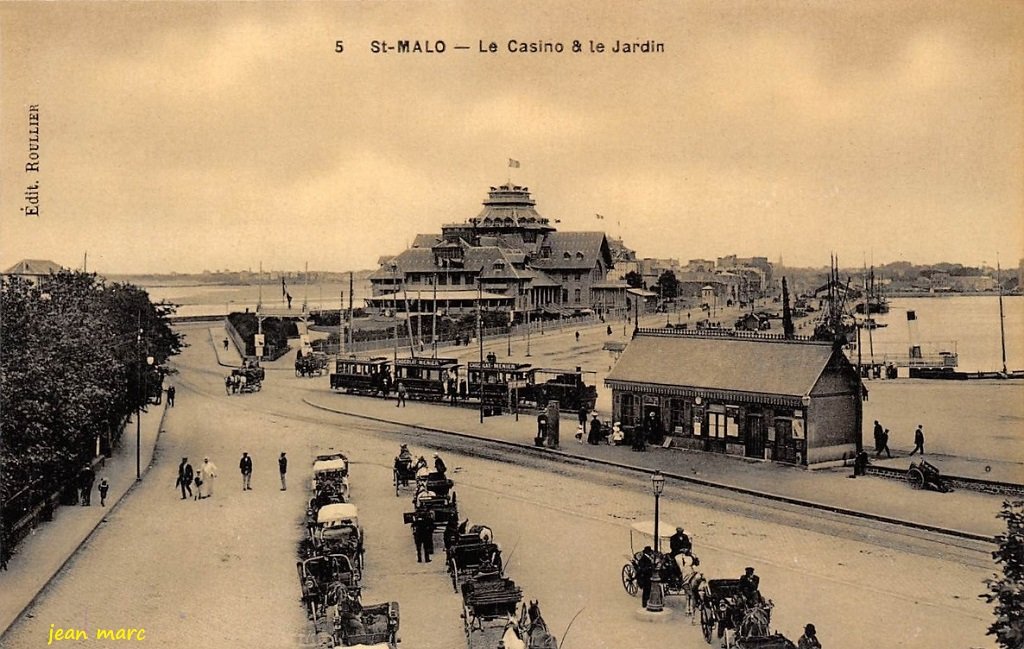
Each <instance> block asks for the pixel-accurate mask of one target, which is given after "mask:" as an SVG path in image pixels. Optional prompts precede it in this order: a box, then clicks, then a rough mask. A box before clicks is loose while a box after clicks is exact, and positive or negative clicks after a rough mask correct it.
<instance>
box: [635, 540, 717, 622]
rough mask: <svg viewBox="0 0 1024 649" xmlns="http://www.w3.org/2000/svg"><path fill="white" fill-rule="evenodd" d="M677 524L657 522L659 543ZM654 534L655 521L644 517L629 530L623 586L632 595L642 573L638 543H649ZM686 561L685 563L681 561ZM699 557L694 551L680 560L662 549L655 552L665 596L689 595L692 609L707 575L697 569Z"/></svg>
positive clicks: (636, 588) (636, 591) (664, 544)
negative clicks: (643, 519)
mask: <svg viewBox="0 0 1024 649" xmlns="http://www.w3.org/2000/svg"><path fill="white" fill-rule="evenodd" d="M675 529H676V528H675V526H674V525H672V524H670V523H666V522H665V521H664V520H662V521H661V522H660V523H659V525H658V537H659V539H658V547H659V548H661V547H664V546H666V545H667V544H668V539H669V537H670V536H671V532H673V531H674V530H675ZM653 538H654V521H642V522H637V523H633V524H632V525H630V530H629V549H630V558H629V562H628V563H626V564H625V565H624V566H622V587H623V588H624V589H625V590H626V592H627V593H629V594H630V595H632V596H634V597H635V596H636V594H637V593H638V592H640V581H639V574H640V570H641V566H640V564H641V562H642V555H643V552H642V551H641V550H642V548H640V549H638V547H639V546H640V545H642V544H647V540H648V539H653ZM680 563H681V564H683V565H682V567H680V566H679V564H680ZM699 565H700V559H698V558H697V557H696V556H694V555H693V554H687V555H682V556H681V557H680V559H679V561H678V562H677V561H676V560H675V559H674V558H673V557H672V555H670V554H665V553H663V552H660V551H659V552H655V553H654V567H655V570H657V571H658V578H659V579H660V580H661V586H662V591H663V593H664V595H665V596H666V597H669V596H675V595H681V596H683V597H686V599H687V609H689V610H693V606H694V600H695V597H696V592H697V589H699V588H700V586H701V584H702V583H703V582H704V575H703V574H702V573H701V572H700V571H698V570H697V566H699Z"/></svg>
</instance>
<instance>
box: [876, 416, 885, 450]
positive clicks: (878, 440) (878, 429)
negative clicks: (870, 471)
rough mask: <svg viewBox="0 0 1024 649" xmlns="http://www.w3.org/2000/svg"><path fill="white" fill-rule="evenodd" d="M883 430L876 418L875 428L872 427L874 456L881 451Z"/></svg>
mask: <svg viewBox="0 0 1024 649" xmlns="http://www.w3.org/2000/svg"><path fill="white" fill-rule="evenodd" d="M884 432H885V431H884V430H883V429H882V424H880V423H878V420H877V419H876V420H875V429H874V435H875V455H876V456H878V455H879V454H880V453H881V452H882V434H883V433H884Z"/></svg>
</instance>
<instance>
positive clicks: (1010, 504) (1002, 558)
mask: <svg viewBox="0 0 1024 649" xmlns="http://www.w3.org/2000/svg"><path fill="white" fill-rule="evenodd" d="M998 516H999V518H1002V519H1003V520H1005V521H1006V534H1000V535H998V536H997V537H996V544H997V545H998V549H997V550H996V551H995V552H993V553H992V558H993V559H995V561H996V563H997V564H998V565H1000V566H1001V567H1002V570H1003V574H1002V576H996V577H993V578H992V579H987V580H985V583H986V585H988V592H987V593H985V594H983V595H982V596H981V597H982V598H984V599H985V601H987V602H988V603H989V604H992V603H995V605H996V606H995V616H996V619H995V621H994V622H993V623H992V624H991V626H989V628H988V634H989V635H994V636H995V637H996V642H997V643H998V644H999V646H1000V647H1003V648H1004V649H1020V647H1022V646H1024V500H1016V501H1005V502H1003V508H1002V511H1000V512H999V514H998Z"/></svg>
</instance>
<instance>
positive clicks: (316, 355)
mask: <svg viewBox="0 0 1024 649" xmlns="http://www.w3.org/2000/svg"><path fill="white" fill-rule="evenodd" d="M326 369H327V354H325V353H324V352H307V353H305V354H303V353H302V350H301V349H300V350H299V351H298V353H296V355H295V376H323V373H324V371H325V370H326Z"/></svg>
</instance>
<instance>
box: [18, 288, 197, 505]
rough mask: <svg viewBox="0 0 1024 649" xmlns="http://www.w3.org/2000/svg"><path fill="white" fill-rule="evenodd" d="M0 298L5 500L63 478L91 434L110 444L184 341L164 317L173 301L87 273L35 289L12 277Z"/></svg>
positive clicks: (89, 449) (86, 455)
mask: <svg viewBox="0 0 1024 649" xmlns="http://www.w3.org/2000/svg"><path fill="white" fill-rule="evenodd" d="M0 299H2V301H0V402H2V405H0V466H2V467H3V470H2V471H0V501H3V502H4V503H9V502H10V499H11V497H12V496H14V495H15V494H18V493H19V491H22V490H23V489H25V488H26V487H28V486H32V487H33V490H34V491H36V490H38V491H40V492H41V491H44V490H48V489H54V488H57V487H60V486H63V485H64V484H66V483H67V482H68V481H69V480H72V479H73V478H74V476H75V475H76V474H77V472H78V470H79V469H81V467H82V465H83V464H84V463H85V462H86V461H88V460H89V459H91V458H92V457H93V455H94V453H95V450H96V442H97V440H99V441H100V444H101V447H103V448H104V449H106V448H109V447H110V446H112V445H115V444H116V443H117V441H118V437H119V435H120V430H121V427H122V426H123V424H124V422H125V420H126V418H127V417H128V416H129V415H130V414H131V413H132V412H133V411H134V410H135V408H136V406H144V405H145V403H146V402H147V396H148V395H147V392H150V391H152V388H153V387H155V386H159V385H160V383H161V381H162V378H163V374H164V372H165V369H164V366H165V364H166V362H167V360H168V359H169V358H170V357H171V356H173V355H175V354H177V353H178V352H179V351H180V350H181V348H182V346H183V342H182V339H181V336H180V334H177V333H175V332H174V331H172V330H171V328H170V325H169V323H168V316H169V315H171V314H173V312H174V306H173V305H170V304H166V303H161V304H153V303H152V302H151V301H150V299H149V294H148V293H146V291H144V290H143V289H141V288H139V287H137V286H134V285H131V284H120V283H114V284H107V283H106V282H105V281H104V280H103V279H102V278H99V277H97V276H96V275H95V274H87V273H82V272H70V271H62V272H60V273H58V274H55V275H51V276H50V277H48V278H44V279H43V280H42V281H40V282H39V284H38V285H34V284H33V283H31V282H28V281H26V280H23V279H20V278H17V277H12V278H9V280H7V281H5V282H4V284H3V286H2V289H0ZM140 330H141V334H140ZM147 357H151V358H152V359H153V363H152V365H150V364H149V363H147ZM143 386H145V388H144V387H143ZM6 513H8V514H9V512H6ZM8 523H9V521H8V520H7V516H5V517H4V524H5V525H6V524H8Z"/></svg>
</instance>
